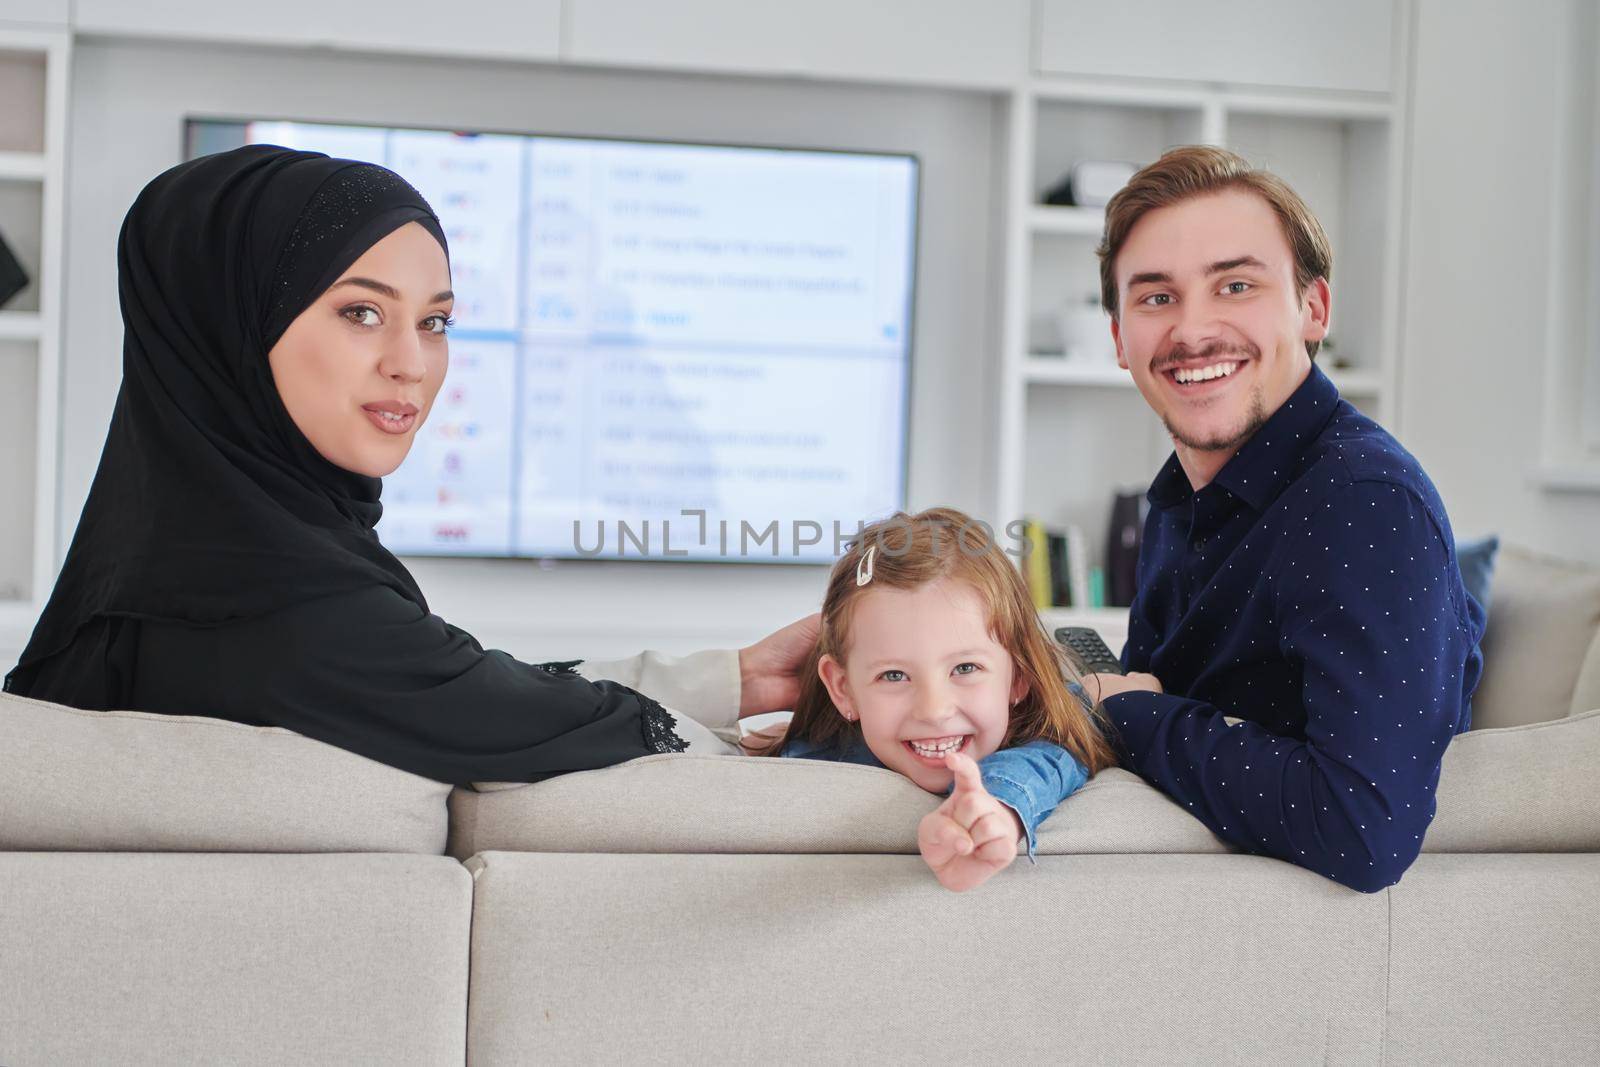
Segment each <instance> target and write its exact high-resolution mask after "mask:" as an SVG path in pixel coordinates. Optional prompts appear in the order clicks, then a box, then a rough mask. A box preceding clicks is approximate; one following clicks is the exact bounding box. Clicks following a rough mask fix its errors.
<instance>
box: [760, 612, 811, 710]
mask: <svg viewBox="0 0 1600 1067" xmlns="http://www.w3.org/2000/svg"><path fill="white" fill-rule="evenodd" d="M821 629H822V616H821V615H820V614H818V615H809V616H807V617H806V618H804V619H801V620H800V621H799V622H793V623H790V624H789V625H788V626H785V627H784V628H783V629H781V630H779V631H778V632H777V633H774V634H769V635H768V636H766V637H763V638H762V639H761V640H759V641H757V642H756V643H755V644H753V645H751V646H750V647H749V648H741V649H740V650H739V718H741V719H747V718H749V717H750V716H752V715H761V714H764V713H765V712H769V711H787V710H788V709H790V708H792V707H794V706H795V703H796V701H798V700H799V699H800V670H801V668H802V667H804V666H805V664H806V657H808V656H809V655H811V650H812V649H813V648H814V647H816V643H817V634H818V633H819V632H820V631H821Z"/></svg>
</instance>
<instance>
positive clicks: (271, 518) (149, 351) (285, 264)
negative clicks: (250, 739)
mask: <svg viewBox="0 0 1600 1067" xmlns="http://www.w3.org/2000/svg"><path fill="white" fill-rule="evenodd" d="M408 222H418V223H420V224H421V225H422V226H423V227H424V228H426V229H427V230H428V232H430V233H432V234H433V235H434V237H435V238H436V239H437V240H438V241H439V244H440V246H441V247H444V248H445V249H446V253H447V254H448V246H447V245H446V242H445V238H444V233H443V231H442V230H441V229H440V226H439V220H438V217H437V216H436V215H435V214H434V213H433V210H432V208H430V207H429V206H428V204H427V202H426V201H425V200H424V199H423V198H422V196H421V195H420V194H418V193H417V191H416V190H415V189H413V188H412V187H411V186H410V185H408V184H407V183H406V182H405V181H404V179H402V178H400V177H399V176H398V175H396V174H394V173H393V172H391V171H389V170H386V169H384V168H383V167H380V166H376V165H374V164H370V163H357V162H353V161H351V160H346V159H331V158H329V157H328V156H326V155H323V154H321V153H318V152H298V151H293V150H290V149H286V148H280V147H276V146H271V145H251V146H247V147H244V148H239V149H235V150H233V151H231V152H223V153H219V154H217V155H212V156H205V157H202V158H200V159H196V160H192V161H190V162H188V163H183V164H180V165H179V166H176V167H173V168H172V169H171V170H169V171H167V172H166V173H164V174H162V175H161V176H159V177H158V178H156V179H155V180H154V181H152V182H151V183H150V184H149V185H147V186H146V187H145V188H144V191H143V192H141V193H140V194H139V197H138V199H137V200H135V201H134V204H133V207H132V208H131V209H130V210H129V211H128V216H127V218H126V219H125V220H124V222H123V225H122V232H121V235H120V237H119V239H118V242H117V265H118V268H119V291H120V296H121V303H122V318H123V324H124V329H125V339H124V342H123V373H122V387H121V390H120V392H119V393H118V394H117V401H116V407H115V409H114V410H113V413H112V418H111V429H110V432H109V434H108V435H107V437H106V443H105V449H104V452H103V453H102V455H101V457H100V466H99V469H98V470H97V471H96V473H95V477H94V482H93V484H92V485H91V486H90V489H89V497H88V500H87V502H86V503H85V504H84V508H83V514H82V517H81V518H80V519H79V520H78V527H77V532H76V533H75V534H74V536H73V539H72V545H71V548H70V549H69V550H68V552H67V558H66V562H65V564H64V565H63V567H62V571H61V575H60V577H59V578H58V579H57V582H56V585H55V589H54V591H53V592H52V594H51V597H50V600H49V603H48V604H47V605H46V606H45V610H44V613H43V614H42V615H41V616H40V619H39V622H38V624H37V625H36V626H35V628H34V631H33V636H32V638H31V639H30V640H29V642H28V646H27V648H26V649H24V650H23V653H22V657H21V659H20V660H19V661H18V663H17V666H16V667H15V668H13V670H12V671H11V673H9V674H7V676H6V683H5V688H6V689H7V691H11V690H12V686H13V678H14V677H15V676H16V675H17V674H18V673H19V672H21V671H22V670H23V669H24V668H26V667H28V666H29V665H30V664H34V663H37V662H40V661H43V660H45V659H48V658H49V657H50V656H52V655H54V654H55V653H57V652H59V651H60V650H62V649H63V648H65V647H67V646H68V645H69V644H70V643H71V642H72V640H73V637H74V635H75V634H77V632H78V630H79V629H80V628H81V627H82V626H84V625H85V624H86V623H88V622H90V621H91V620H93V619H95V618H97V617H99V616H126V617H131V618H140V619H155V620H162V621H177V622H184V623H189V624H194V625H202V626H204V625H216V624H222V623H227V622H233V621H238V620H241V619H249V618H252V617H255V616H259V615H263V614H266V613H268V612H271V611H273V610H275V609H278V608H282V607H286V606H288V605H291V604H297V603H301V602H304V601H308V600H314V599H316V598H319V597H323V596H327V595H330V594H336V593H343V592H349V591H351V590H355V589H360V588H364V587H369V586H373V585H386V586H389V587H391V588H393V589H394V590H395V591H397V592H399V593H400V594H401V595H402V596H404V597H406V598H407V599H409V600H411V601H413V602H414V603H416V604H417V605H418V606H419V607H421V608H422V610H423V611H424V612H426V611H427V602H426V601H425V600H424V599H423V596H422V591H421V590H420V589H419V588H418V587H417V584H416V582H415V580H413V579H412V577H411V575H410V573H409V572H408V571H407V570H406V568H405V567H404V566H403V565H402V564H401V563H400V561H399V560H397V559H396V558H395V557H394V556H393V555H392V554H390V553H389V551H388V550H386V549H385V548H384V547H383V546H382V545H381V544H380V543H379V542H378V538H377V535H376V534H375V533H374V532H373V527H374V526H375V525H376V524H377V522H378V518H379V516H380V515H382V513H383V505H382V504H381V503H379V494H380V492H381V490H382V485H383V483H382V482H381V480H380V479H377V478H372V477H368V476H366V475H362V474H356V473H352V472H351V471H347V470H344V469H343V468H341V467H338V466H336V465H335V464H333V463H330V462H329V461H328V460H326V459H324V458H323V457H322V455H321V454H320V453H319V452H317V450H316V449H315V447H313V446H312V444H311V442H310V441H308V440H307V439H306V437H305V435H304V434H302V433H301V432H300V430H299V428H298V427H297V426H296V425H295V424H294V421H293V419H292V418H291V417H290V415H289V413H288V411H287V410H286V409H285V408H284V406H283V401H282V399H281V398H280V397H279V395H278V390H277V387H276V385H275V384H274V382H273V378H272V371H271V368H270V366H269V364H268V362H267V353H268V351H269V350H270V349H271V348H272V346H273V345H274V344H275V343H276V342H277V340H278V338H280V337H281V336H282V335H283V333H284V331H285V330H286V329H287V328H288V326H289V324H290V323H291V322H292V321H293V320H294V319H295V318H296V317H297V316H298V315H299V314H300V313H301V312H302V311H304V310H305V309H306V308H307V307H309V306H310V305H311V304H312V303H313V302H314V301H315V300H316V299H317V297H319V296H320V295H321V294H322V293H323V292H324V291H325V290H326V289H327V288H328V286H330V285H331V284H333V283H334V282H335V281H337V280H338V279H339V277H340V275H342V274H343V273H344V272H345V271H346V270H347V269H349V267H350V265H351V264H352V263H354V262H355V261H356V260H357V259H358V258H360V256H361V255H362V254H363V253H364V252H365V251H366V250H367V249H369V248H371V247H372V246H373V245H374V244H376V243H377V242H378V241H379V240H381V239H382V238H383V237H385V236H387V235H388V234H389V233H391V232H393V231H394V230H395V229H397V228H399V227H400V226H402V225H404V224H405V223H408Z"/></svg>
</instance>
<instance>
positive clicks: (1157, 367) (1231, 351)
mask: <svg viewBox="0 0 1600 1067" xmlns="http://www.w3.org/2000/svg"><path fill="white" fill-rule="evenodd" d="M1227 355H1237V356H1239V357H1240V358H1241V359H1259V358H1260V357H1261V349H1259V348H1257V347H1256V346H1255V345H1252V344H1244V345H1236V344H1234V343H1232V342H1231V341H1213V342H1211V343H1210V344H1208V345H1206V346H1205V347H1204V348H1202V349H1200V350H1199V351H1198V352H1196V351H1195V350H1194V349H1191V348H1189V347H1188V346H1187V345H1177V346H1175V347H1173V348H1169V349H1167V350H1166V351H1165V352H1163V353H1162V354H1161V355H1159V356H1157V357H1156V359H1155V362H1153V363H1152V364H1151V365H1150V372H1151V373H1152V374H1165V373H1166V372H1167V371H1169V370H1171V369H1172V368H1173V367H1176V366H1178V365H1179V364H1180V363H1188V362H1190V361H1191V360H1208V361H1209V360H1213V359H1216V358H1217V357H1218V356H1227Z"/></svg>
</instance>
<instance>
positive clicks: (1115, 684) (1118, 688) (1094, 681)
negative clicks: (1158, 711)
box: [1083, 671, 1166, 704]
mask: <svg viewBox="0 0 1600 1067" xmlns="http://www.w3.org/2000/svg"><path fill="white" fill-rule="evenodd" d="M1083 688H1084V690H1085V691H1087V692H1088V694H1089V695H1090V696H1092V697H1094V702H1095V703H1096V704H1098V703H1100V701H1102V700H1104V699H1105V698H1106V697H1114V696H1116V695H1117V694H1118V693H1165V692H1166V690H1165V689H1163V688H1161V679H1159V678H1157V677H1156V676H1155V675H1153V674H1140V673H1138V672H1137V671H1135V672H1134V673H1132V674H1086V675H1084V676H1083Z"/></svg>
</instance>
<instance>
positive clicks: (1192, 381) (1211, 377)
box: [1161, 358, 1246, 397]
mask: <svg viewBox="0 0 1600 1067" xmlns="http://www.w3.org/2000/svg"><path fill="white" fill-rule="evenodd" d="M1245 362H1246V361H1245V360H1241V359H1237V358H1223V359H1218V360H1213V361H1211V362H1209V363H1193V364H1186V365H1183V366H1178V367H1168V368H1167V369H1166V370H1164V371H1162V372H1161V377H1162V378H1164V379H1166V381H1167V382H1168V383H1169V384H1170V385H1171V387H1172V388H1173V389H1174V390H1176V391H1177V392H1178V393H1180V394H1182V395H1183V396H1186V397H1188V396H1209V395H1210V394H1212V393H1218V392H1221V391H1223V390H1224V389H1226V388H1228V386H1230V385H1231V384H1232V383H1233V381H1234V379H1235V378H1237V377H1239V376H1240V372H1241V371H1242V370H1243V368H1244V365H1245Z"/></svg>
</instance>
